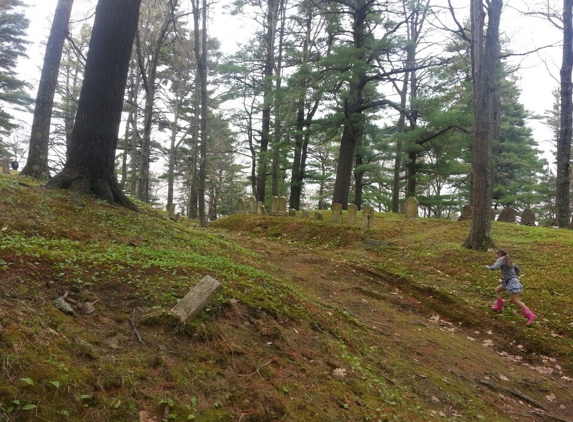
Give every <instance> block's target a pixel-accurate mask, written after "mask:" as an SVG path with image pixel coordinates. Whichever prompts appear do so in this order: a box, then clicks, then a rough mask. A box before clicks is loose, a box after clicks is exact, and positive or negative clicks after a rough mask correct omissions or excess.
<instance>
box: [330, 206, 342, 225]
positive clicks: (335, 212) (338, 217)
mask: <svg viewBox="0 0 573 422" xmlns="http://www.w3.org/2000/svg"><path fill="white" fill-rule="evenodd" d="M331 221H332V222H333V223H342V204H337V203H334V204H332V218H331Z"/></svg>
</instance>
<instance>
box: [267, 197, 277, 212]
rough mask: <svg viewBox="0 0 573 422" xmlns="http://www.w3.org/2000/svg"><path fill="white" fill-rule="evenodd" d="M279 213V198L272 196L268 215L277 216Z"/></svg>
mask: <svg viewBox="0 0 573 422" xmlns="http://www.w3.org/2000/svg"><path fill="white" fill-rule="evenodd" d="M278 212H279V197H278V196H273V197H271V212H270V213H269V214H271V215H274V214H278Z"/></svg>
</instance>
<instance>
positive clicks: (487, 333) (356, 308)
mask: <svg viewBox="0 0 573 422" xmlns="http://www.w3.org/2000/svg"><path fill="white" fill-rule="evenodd" d="M225 236H226V237H228V238H229V239H232V240H233V241H234V242H236V243H238V244H240V245H242V246H244V247H246V248H248V249H250V250H252V251H254V252H256V253H257V254H258V255H259V256H260V257H261V259H263V260H264V261H265V262H266V263H267V264H268V265H269V267H270V268H273V269H274V271H276V272H277V273H280V274H281V275H282V276H283V277H284V276H286V277H287V278H288V279H290V280H291V282H292V283H293V284H294V285H298V286H300V287H301V288H304V291H305V292H306V294H307V295H309V296H310V295H312V296H313V297H312V298H313V299H314V300H316V301H318V302H321V303H323V304H325V305H328V306H331V307H336V308H338V309H340V310H342V311H344V312H347V313H348V314H349V315H350V316H351V317H352V318H354V319H356V320H357V321H358V322H359V323H360V324H361V325H363V326H364V327H367V329H368V330H367V332H368V334H367V338H366V341H370V342H371V344H372V346H371V350H372V355H373V358H372V361H373V364H378V365H379V368H380V370H382V371H383V373H384V374H385V378H386V379H387V380H388V381H389V382H391V383H394V384H396V385H398V386H404V388H407V389H409V391H411V392H413V393H415V394H417V395H418V396H421V397H423V398H424V400H426V401H427V402H428V403H431V404H432V405H435V408H436V409H437V410H436V411H435V412H434V413H435V414H434V416H435V417H437V418H439V417H440V416H445V415H446V413H447V415H448V416H452V415H454V416H455V415H456V413H457V412H458V411H457V410H456V402H455V400H454V399H452V398H451V397H448V394H446V393H444V389H442V388H441V384H442V383H444V384H448V385H450V386H451V385H452V384H453V385H455V386H456V388H457V389H456V391H459V392H460V398H461V400H469V401H470V402H471V400H472V396H473V395H475V394H479V395H480V396H481V398H482V399H484V400H485V401H486V402H487V403H489V404H490V405H492V406H496V407H497V408H499V411H500V415H501V414H503V415H504V416H505V417H509V418H510V419H513V420H518V421H540V422H541V421H570V422H573V380H572V379H570V378H568V377H566V376H565V375H564V374H562V372H561V368H560V366H559V362H557V361H556V360H555V359H552V358H551V357H545V356H531V354H528V352H527V350H524V348H523V347H522V346H521V345H519V344H515V343H514V342H513V341H512V339H510V338H505V337H504V334H503V333H502V332H499V331H498V330H496V328H495V324H492V326H491V327H490V328H488V326H487V321H486V323H485V324H482V328H476V329H472V327H469V328H465V327H462V326H461V324H460V323H458V322H456V321H447V320H444V319H443V318H442V317H441V316H440V315H439V314H438V313H436V312H435V311H434V310H432V309H429V308H428V306H427V304H426V305H424V304H422V303H421V302H420V300H419V298H420V297H419V295H418V296H416V295H412V294H411V292H409V289H408V288H400V284H399V282H397V281H396V280H391V279H389V278H388V275H385V274H380V273H376V272H372V271H369V270H367V269H365V268H364V267H363V266H362V265H360V264H357V262H366V260H368V259H372V258H374V257H375V256H374V255H372V254H371V253H370V252H369V251H368V250H367V249H365V248H361V247H354V248H351V249H346V250H342V251H341V250H335V251H331V250H328V251H325V250H313V249H310V248H307V247H304V246H302V247H293V246H289V245H286V244H284V243H281V242H275V241H269V240H266V239H254V238H248V237H242V236H240V235H238V234H236V233H226V234H225ZM404 287H406V286H404ZM486 311H487V310H486ZM486 318H489V317H488V316H486ZM484 327H485V329H484ZM524 356H526V358H527V359H524ZM460 398H458V400H460ZM440 408H443V409H444V410H443V411H440V410H439V409H440ZM446 409H447V411H446ZM441 412H442V414H440V413H441ZM443 412H446V413H443ZM460 412H461V411H460ZM466 412H467V407H466ZM476 412H479V409H476ZM459 416H460V417H461V418H462V419H461V420H464V419H463V418H464V415H463V414H461V413H459ZM468 419H469V418H468ZM472 420H473V418H472Z"/></svg>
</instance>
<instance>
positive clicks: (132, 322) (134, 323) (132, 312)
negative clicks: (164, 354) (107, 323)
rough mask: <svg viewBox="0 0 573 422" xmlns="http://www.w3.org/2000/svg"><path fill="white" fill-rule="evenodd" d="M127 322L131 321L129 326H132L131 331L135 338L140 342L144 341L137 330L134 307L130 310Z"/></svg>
mask: <svg viewBox="0 0 573 422" xmlns="http://www.w3.org/2000/svg"><path fill="white" fill-rule="evenodd" d="M129 322H131V327H132V328H133V332H134V333H135V335H136V336H137V339H138V340H139V342H140V343H145V342H144V341H143V340H142V339H141V337H140V335H139V333H138V332H137V323H136V322H135V309H134V310H133V311H131V318H130V320H129Z"/></svg>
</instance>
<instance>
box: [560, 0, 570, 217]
mask: <svg viewBox="0 0 573 422" xmlns="http://www.w3.org/2000/svg"><path fill="white" fill-rule="evenodd" d="M572 9H573V0H563V61H562V64H561V71H560V77H561V84H560V97H561V114H560V122H559V138H558V139H557V157H556V158H557V189H556V196H557V200H556V201H557V204H556V205H557V207H556V208H557V225H558V226H559V227H560V228H567V227H568V226H569V215H570V213H571V210H570V195H571V194H570V187H571V138H572V131H573V128H572V126H573V98H572V90H573V86H572V81H571V72H572V70H573V19H572V13H573V12H572Z"/></svg>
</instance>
